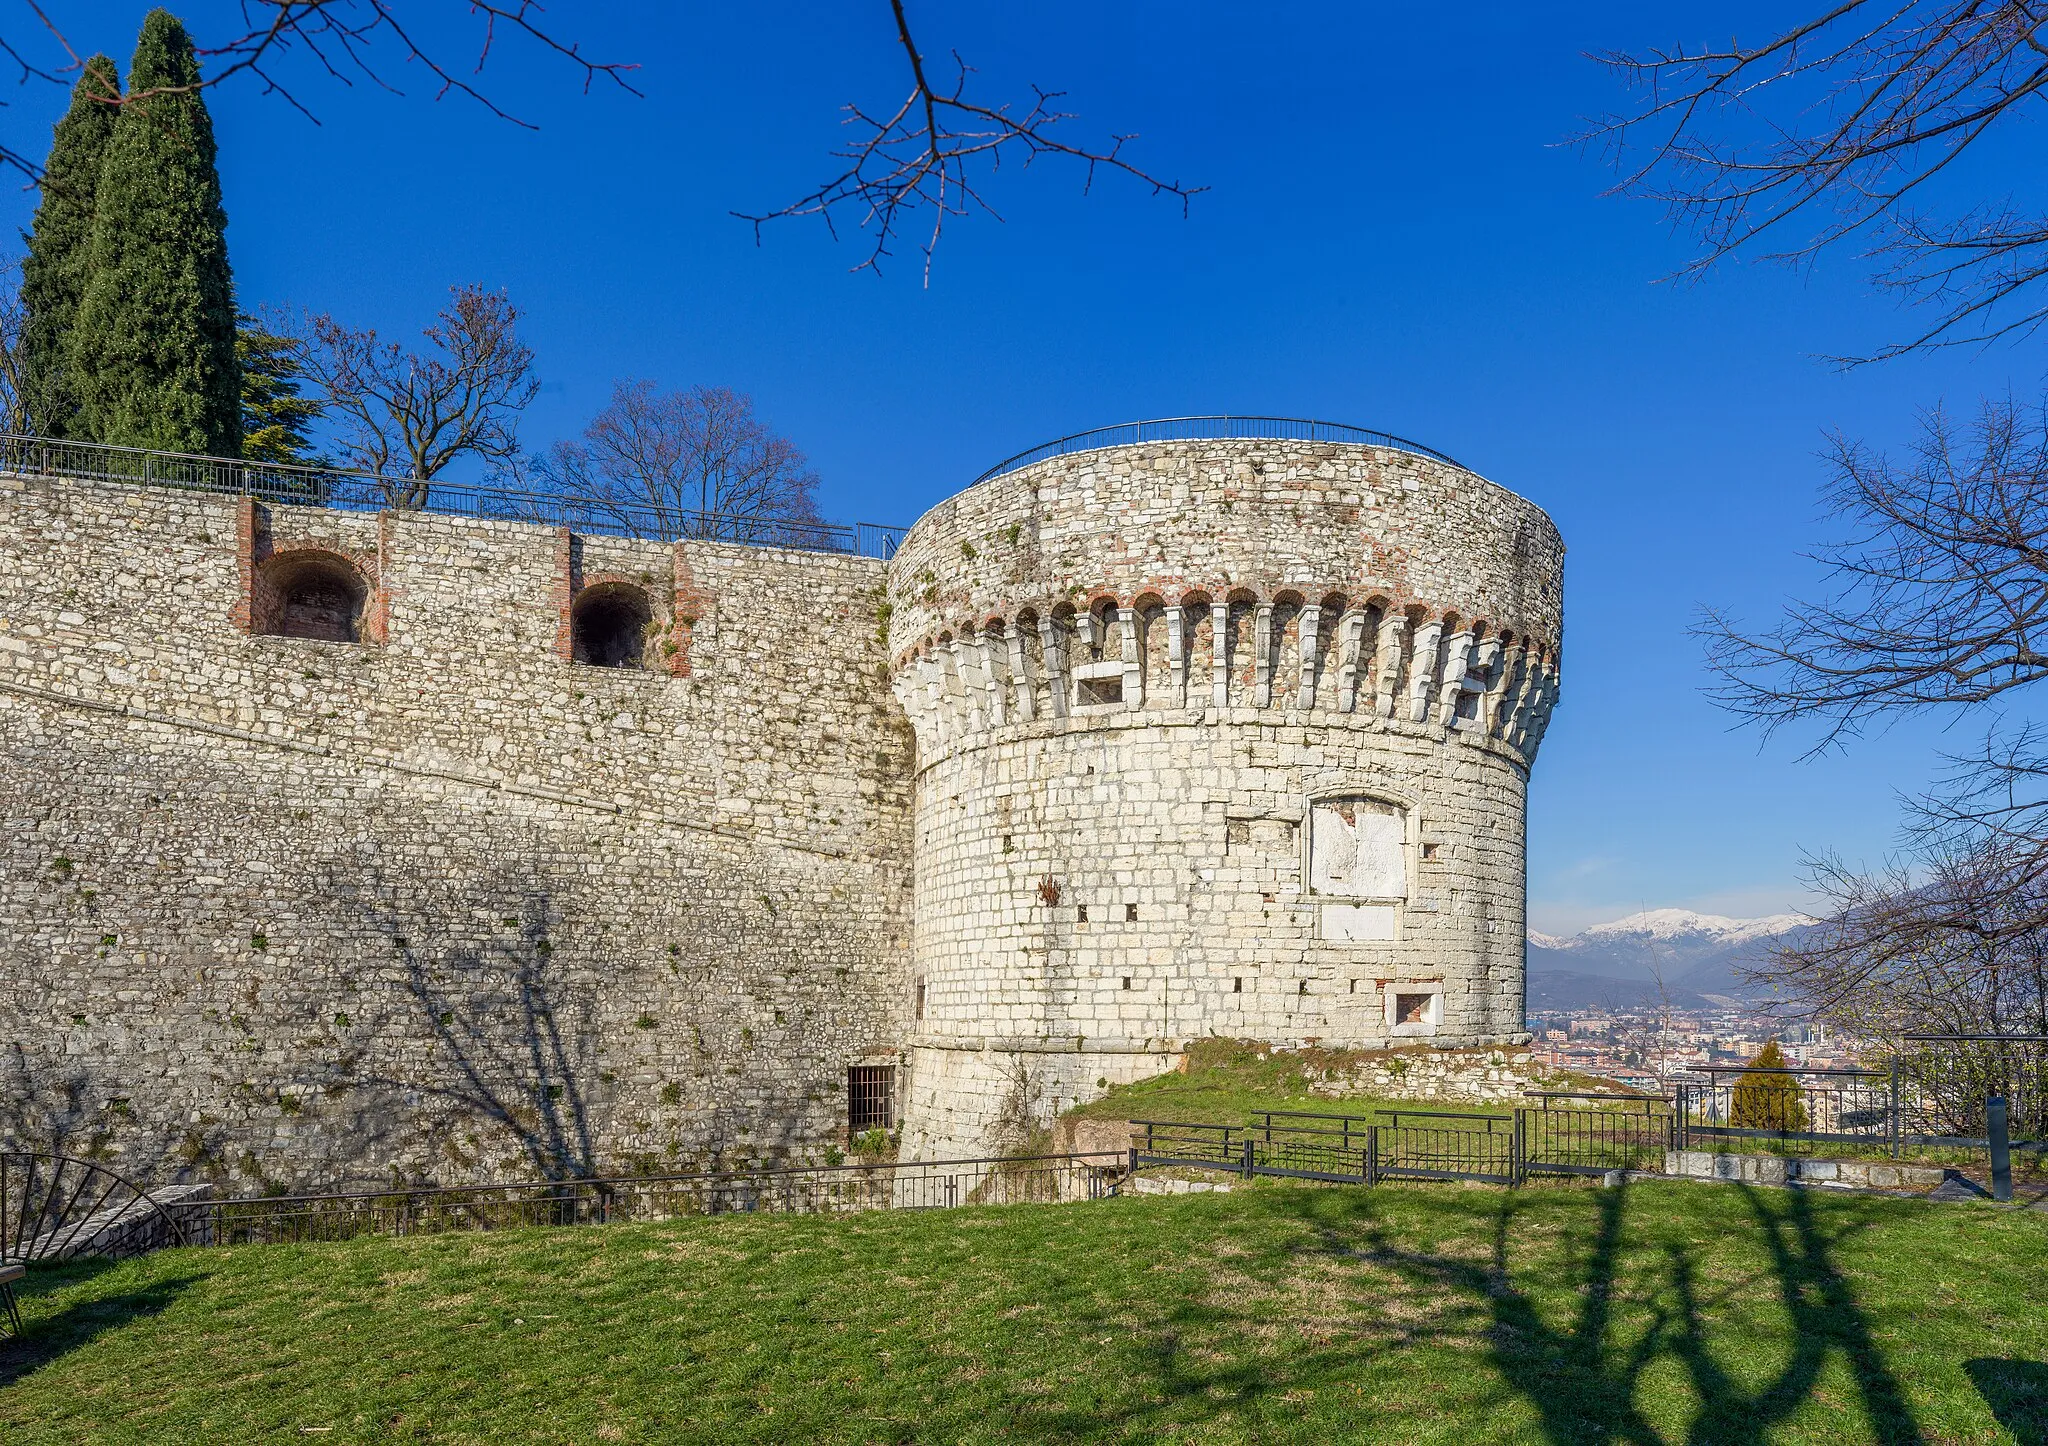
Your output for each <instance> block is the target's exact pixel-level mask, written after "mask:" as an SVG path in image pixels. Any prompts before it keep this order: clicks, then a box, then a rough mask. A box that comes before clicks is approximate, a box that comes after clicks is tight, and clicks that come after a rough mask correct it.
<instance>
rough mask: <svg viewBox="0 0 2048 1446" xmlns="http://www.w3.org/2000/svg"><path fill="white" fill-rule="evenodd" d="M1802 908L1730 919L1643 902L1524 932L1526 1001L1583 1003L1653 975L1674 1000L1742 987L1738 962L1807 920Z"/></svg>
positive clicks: (1637, 987)
mask: <svg viewBox="0 0 2048 1446" xmlns="http://www.w3.org/2000/svg"><path fill="white" fill-rule="evenodd" d="M1813 922H1814V921H1813V920H1812V919H1809V918H1808V917H1806V916H1805V915H1804V914H1772V915H1769V916H1768V917H1765V918H1761V919H1730V918H1725V917H1723V916H1722V915H1719V914H1696V913H1694V912H1693V911H1692V910H1690V909H1651V910H1648V911H1646V912H1644V913H1640V914H1630V915H1629V916H1628V917H1627V918H1624V919H1615V920H1612V921H1610V922H1608V923H1605V924H1595V925H1594V926H1593V927H1591V928H1590V929H1585V930H1582V931H1580V932H1579V933H1577V934H1574V935H1572V936H1571V937H1569V938H1559V937H1557V936H1555V935H1551V934H1538V933H1533V932H1532V933H1531V934H1530V935H1529V952H1528V959H1529V1005H1530V1007H1531V1008H1532V1009H1536V1008H1544V1007H1549V1008H1555V1009H1567V1008H1575V1007H1576V1008H1588V1007H1598V1006H1600V1005H1602V1004H1616V1005H1619V1004H1626V1003H1632V1002H1634V1001H1635V1000H1637V999H1639V998H1642V997H1644V996H1645V995H1648V994H1653V993H1655V991H1656V981H1657V980H1658V978H1659V977H1661V978H1662V979H1663V982H1664V987H1665V989H1666V990H1667V991H1669V992H1670V993H1671V994H1672V996H1673V1000H1674V1002H1678V1000H1679V997H1680V996H1683V997H1684V999H1685V1002H1688V1003H1691V1002H1695V1001H1697V1000H1699V999H1700V998H1701V997H1702V996H1706V995H1724V996H1725V995H1735V994H1742V993H1746V992H1748V991H1749V988H1750V986H1749V985H1748V984H1747V982H1746V981H1745V980H1744V979H1743V977H1742V973H1741V969H1742V966H1743V965H1745V964H1749V963H1753V962H1755V961H1756V960H1758V959H1759V958H1761V957H1762V955H1763V953H1764V952H1765V951H1766V950H1768V949H1769V948H1770V947H1771V946H1772V945H1773V944H1775V943H1777V942H1778V941H1780V940H1783V939H1785V938H1787V937H1788V936H1790V935H1793V934H1796V933H1797V932H1798V931H1799V930H1801V929H1805V928H1808V927H1810V926H1811V925H1812V924H1813Z"/></svg>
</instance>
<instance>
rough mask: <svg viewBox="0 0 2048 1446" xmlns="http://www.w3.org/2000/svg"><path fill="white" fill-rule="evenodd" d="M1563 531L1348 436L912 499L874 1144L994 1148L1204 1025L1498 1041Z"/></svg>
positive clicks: (1219, 446)
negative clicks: (881, 1123) (898, 959)
mask: <svg viewBox="0 0 2048 1446" xmlns="http://www.w3.org/2000/svg"><path fill="white" fill-rule="evenodd" d="M1562 558H1563V546H1562V543H1561V541H1560V540H1559V538H1558V536H1557V532H1556V530H1555V528H1554V527H1553V526H1552V525H1551V523H1550V521H1549V519H1548V518H1547V517H1545V516H1544V514H1543V513H1542V512H1541V511H1540V510H1539V509H1538V508H1536V507H1535V506H1533V505H1532V504H1530V503H1528V502H1526V501H1524V500H1523V499H1521V498H1519V497H1516V496H1515V495H1514V494H1512V493H1510V492H1508V491H1507V490H1505V489H1504V488H1500V487H1498V486H1495V485H1494V484H1492V483H1490V482H1487V481H1485V480H1483V479H1481V478H1479V477H1476V476H1474V475H1473V474H1471V473H1469V472H1466V471H1464V470H1462V469H1461V468H1458V467H1456V466H1453V465H1450V464H1447V463H1444V462H1440V461H1436V460H1432V459H1429V458H1425V457H1421V456H1417V455H1413V454H1411V453H1408V452H1404V451H1399V450H1395V449H1391V448H1384V447H1379V446H1372V445H1358V444H1349V443H1302V442H1287V441H1250V440H1229V441H1213V440H1212V441H1190V442H1166V443H1148V444H1144V445H1137V446H1119V447H1109V448H1103V449H1101V450H1098V451H1093V452H1088V453H1084V454H1080V455H1076V456H1070V457H1064V458H1057V459H1053V460H1049V461H1045V462H1040V463H1036V464H1034V465H1030V466H1026V467H1023V468H1020V469H1019V470H1016V471H1013V472H1010V473H1006V474H1004V475H1001V476H998V477H995V478H992V479H990V480H987V481H984V482H982V483H979V484H977V485H976V486H975V487H972V488H970V489H969V490H968V491H966V492H965V493H963V494H961V495H960V496H958V497H955V498H953V499H951V500H950V501H948V502H945V503H943V504H941V505H940V506H939V507H937V508H935V509H933V510H932V511H931V512H930V513H928V514H927V515H926V516H925V517H924V518H923V519H922V520H920V521H919V522H918V524H917V525H916V526H915V527H913V528H912V529H911V532H910V534H909V536H908V537H907V538H906V539H905V541H904V543H903V545H902V547H901V548H900V549H899V551H898V552H897V555H896V558H895V560H894V562H893V564H892V566H891V613H890V633H889V642H890V652H891V658H892V665H893V679H894V686H895V690H896V693H897V696H898V698H899V700H900V701H901V702H902V703H903V706H904V708H905V709H906V711H907V712H908V713H909V715H910V718H911V721H912V723H913V726H914V727H915V729H916V733H917V742H918V758H917V778H916V810H917V818H916V838H917V854H916V859H915V864H914V904H913V910H912V914H913V918H914V921H915V922H914V937H913V956H914V962H913V970H914V972H915V974H916V975H917V977H919V978H920V979H922V980H923V981H924V982H925V986H926V992H925V999H926V1007H925V1010H924V1014H923V1016H922V1018H921V1019H920V1020H919V1021H918V1033H917V1034H916V1036H915V1038H914V1039H913V1040H912V1042H911V1043H912V1050H911V1058H912V1062H913V1063H912V1070H911V1077H912V1078H911V1093H910V1100H909V1108H908V1111H907V1115H906V1121H905V1128H906V1136H905V1151H906V1153H907V1154H911V1155H922V1156H924V1157H926V1158H936V1157H939V1156H943V1155H946V1154H949V1153H961V1154H971V1153H979V1152H981V1151H983V1150H987V1149H993V1148H1001V1147H1004V1146H1008V1145H1013V1144H1016V1143H1020V1142H1021V1141H1022V1139H1023V1137H1024V1135H1025V1134H1027V1133H1028V1131H1029V1130H1030V1129H1031V1128H1033V1127H1035V1126H1039V1125H1043V1124H1044V1123H1046V1122H1047V1121H1049V1120H1050V1119H1051V1118H1052V1117H1053V1116H1054V1115H1055V1114H1057V1113H1058V1111H1059V1110H1061V1109H1063V1108H1065V1107H1068V1106H1070V1105H1072V1104H1073V1103H1075V1102H1076V1101H1077V1100H1081V1099H1085V1098H1087V1097H1089V1096H1091V1095H1093V1094H1096V1093H1098V1092H1099V1091H1100V1090H1101V1089H1102V1087H1103V1086H1104V1085H1105V1084H1108V1083H1116V1082H1121V1081H1125V1080H1130V1079H1135V1078H1141V1077H1143V1076H1144V1075H1147V1074H1151V1073H1156V1072H1157V1071H1159V1070H1160V1069H1162V1068H1166V1067H1168V1066H1169V1065H1170V1064H1171V1062H1172V1060H1173V1059H1174V1057H1175V1056H1176V1055H1177V1054H1178V1053H1179V1051H1180V1050H1181V1049H1182V1048H1184V1047H1185V1045H1186V1043H1187V1042H1188V1041H1189V1040H1192V1039H1196V1038H1200V1037H1204V1036H1209V1035H1222V1036H1229V1037H1249V1038H1255V1039H1260V1040H1265V1041H1269V1042H1272V1043H1275V1044H1288V1045H1301V1044H1306V1043H1310V1042H1316V1043H1321V1044H1325V1045H1332V1046H1357V1047H1376V1046H1382V1045H1388V1044H1393V1043H1396V1042H1399V1043H1402V1044H1411V1043H1415V1042H1418V1041H1420V1040H1427V1041H1429V1042H1433V1043H1436V1044H1438V1045H1443V1046H1469V1045H1484V1044H1511V1043H1518V1042H1521V1041H1522V1040H1524V1039H1526V1034H1525V1032H1524V1025H1523V1017H1522V1005H1523V979H1522V972H1523V961H1522V939H1523V935H1524V927H1523V914H1524V879H1523V872H1524V869H1523V830H1524V804H1525V798H1526V788H1527V782H1528V774H1529V767H1530V764H1531V762H1532V760H1533V758H1534V756H1535V752H1536V748H1537V745H1538V743H1539V742H1540V740H1541V738H1542V733H1543V729H1544V727H1545V726H1546V725H1547V722H1548V719H1549V716H1550V711H1551V708H1552V706H1553V704H1554V703H1555V700H1556V696H1557V686H1556V677H1557V665H1556V659H1557V654H1558V639H1559V637H1560V632H1561V626H1562V601H1561V572H1562ZM1012 637H1016V638H1018V639H1019V641H1020V646H1018V647H1016V648H1012V647H1011V646H1010V645H1009V640H1010V639H1011V638H1012ZM1025 637H1029V638H1031V639H1032V640H1034V641H1035V642H1036V643H1037V646H1036V647H1025V646H1021V641H1022V639H1024V638H1025ZM1026 699H1028V700H1029V705H1028V708H1027V707H1026V706H1024V705H1023V704H1022V703H1021V702H1020V700H1026ZM1361 800H1364V801H1365V802H1363V803H1361V802H1360V801H1361ZM1390 801H1391V802H1390ZM1347 810H1348V812H1347ZM1387 810H1392V811H1391V812H1389V811H1387ZM1319 838H1320V839H1321V843H1320V845H1319V844H1318V842H1317V840H1318V839H1319ZM1319 848H1320V849H1321V850H1322V851H1323V852H1324V855H1332V854H1340V855H1343V856H1344V860H1348V862H1344V861H1343V860H1340V862H1343V867H1341V868H1340V867H1338V866H1337V864H1336V863H1335V862H1333V860H1332V857H1329V856H1322V857H1319V855H1318V849H1319ZM1346 851H1348V853H1347V852H1346ZM1360 859H1366V860H1369V861H1370V868H1367V867H1366V866H1365V865H1364V864H1361V863H1359V862H1358V861H1359V860H1360ZM1361 870H1363V872H1360V871H1361ZM1396 879H1398V881H1399V888H1398V890H1396V889H1394V887H1393V882H1392V881H1394V880H1396ZM1351 880H1365V881H1366V882H1365V883H1360V884H1354V883H1352V882H1347V881H1351ZM1048 882H1049V885H1050V886H1049V887H1048ZM1367 884H1369V887H1367ZM1417 1000H1422V1001H1424V1003H1423V1004H1417V1003H1416V1001H1417ZM1404 1002H1405V1003H1404ZM1404 1009H1405V1011H1406V1012H1405V1013H1404V1012H1403V1011H1404Z"/></svg>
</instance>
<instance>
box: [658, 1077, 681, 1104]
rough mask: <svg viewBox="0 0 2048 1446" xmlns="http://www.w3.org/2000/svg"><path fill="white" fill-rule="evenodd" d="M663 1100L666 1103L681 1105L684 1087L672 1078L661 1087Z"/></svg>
mask: <svg viewBox="0 0 2048 1446" xmlns="http://www.w3.org/2000/svg"><path fill="white" fill-rule="evenodd" d="M661 1102H662V1103H663V1104H665V1105H679V1104H681V1103H682V1102H683V1087H682V1086H681V1085H679V1084H677V1083H676V1082H675V1081H674V1080H670V1081H669V1082H668V1083H667V1084H665V1085H663V1086H662V1087H661Z"/></svg>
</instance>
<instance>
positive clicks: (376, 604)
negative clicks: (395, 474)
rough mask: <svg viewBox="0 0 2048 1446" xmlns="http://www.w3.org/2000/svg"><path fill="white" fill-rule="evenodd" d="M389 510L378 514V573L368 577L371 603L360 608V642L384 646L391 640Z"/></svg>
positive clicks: (392, 519)
mask: <svg viewBox="0 0 2048 1446" xmlns="http://www.w3.org/2000/svg"><path fill="white" fill-rule="evenodd" d="M395 525H396V521H395V519H394V518H393V516H392V514H391V512H390V510H389V509H386V510H385V511H383V512H379V513H378V514H377V572H376V575H375V576H374V577H372V578H371V579H370V589H371V591H370V604H369V606H368V607H366V608H364V609H363V641H364V642H366V643H374V644H375V645H376V646H378V647H380V648H381V647H383V646H384V645H385V644H386V643H389V642H390V641H391V591H392V589H391V529H392V528H393V526H395Z"/></svg>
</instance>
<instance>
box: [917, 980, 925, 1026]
mask: <svg viewBox="0 0 2048 1446" xmlns="http://www.w3.org/2000/svg"><path fill="white" fill-rule="evenodd" d="M917 1017H918V1018H919V1019H922V1018H924V980H922V979H919V980H918V981H917Z"/></svg>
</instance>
